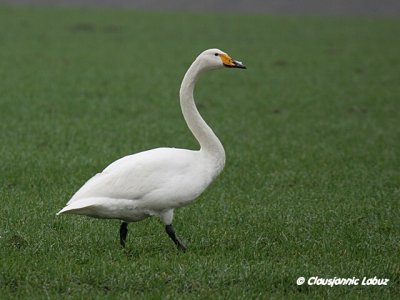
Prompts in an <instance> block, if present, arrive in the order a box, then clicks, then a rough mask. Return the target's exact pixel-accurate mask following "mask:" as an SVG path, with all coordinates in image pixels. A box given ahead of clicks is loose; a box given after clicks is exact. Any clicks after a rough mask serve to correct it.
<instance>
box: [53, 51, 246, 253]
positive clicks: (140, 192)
mask: <svg viewBox="0 0 400 300" xmlns="http://www.w3.org/2000/svg"><path fill="white" fill-rule="evenodd" d="M222 67H229V68H241V69H245V68H246V67H245V66H244V65H243V64H242V63H241V62H239V61H236V60H233V59H232V58H231V57H230V56H229V55H228V54H226V53H225V52H223V51H221V50H218V49H208V50H206V51H204V52H202V53H201V54H200V55H199V56H198V57H197V58H196V60H195V61H194V62H193V63H192V65H191V66H190V68H189V69H188V71H187V72H186V74H185V76H184V78H183V81H182V84H181V88H180V92H179V94H180V105H181V109H182V113H183V117H184V118H185V121H186V123H187V125H188V127H189V129H190V131H191V132H192V133H193V135H194V137H195V138H196V139H197V141H198V142H199V144H200V150H187V149H176V148H157V149H152V150H148V151H144V152H140V153H136V154H133V155H128V156H125V157H123V158H121V159H118V160H117V161H115V162H113V163H112V164H110V165H109V166H108V167H107V168H105V169H104V170H103V172H101V173H98V174H97V175H95V176H93V177H92V178H91V179H89V180H88V181H87V182H86V183H85V184H84V185H83V186H82V187H81V188H80V189H79V190H78V191H77V192H76V193H75V194H74V195H73V197H72V198H71V200H69V202H68V203H67V205H66V206H65V207H64V208H63V209H62V210H60V211H59V212H58V213H57V215H59V214H62V213H71V214H78V215H86V216H90V217H95V218H104V219H119V220H122V223H121V226H120V230H119V233H120V243H121V245H122V246H123V247H125V242H126V237H127V233H128V223H129V222H136V221H140V220H143V219H145V218H147V217H150V216H158V217H160V219H161V220H162V222H163V223H164V224H165V229H166V232H167V234H168V235H169V237H170V238H171V239H172V240H173V241H174V243H175V244H176V246H177V247H178V249H180V250H183V251H185V250H186V247H185V246H184V244H183V243H182V242H181V241H180V239H179V238H178V237H177V236H176V234H175V230H174V228H173V226H172V219H173V214H174V209H175V208H178V207H182V206H185V205H187V204H189V203H191V202H192V201H194V200H195V199H196V198H197V197H198V196H199V195H200V194H201V193H202V192H203V191H204V190H205V189H206V188H207V187H208V186H209V184H210V183H211V182H212V181H213V180H214V179H215V178H216V177H217V176H218V175H219V174H220V173H221V171H222V169H223V168H224V164H225V151H224V148H223V146H222V144H221V142H220V141H219V139H218V138H217V136H216V135H215V134H214V132H213V131H212V130H211V128H210V127H209V126H208V125H207V124H206V122H205V121H204V120H203V118H202V117H201V115H200V114H199V112H198V110H197V108H196V105H195V102H194V98H193V90H194V87H195V85H196V82H197V80H198V79H199V77H200V75H202V74H203V73H205V72H206V71H209V70H213V69H219V68H222Z"/></svg>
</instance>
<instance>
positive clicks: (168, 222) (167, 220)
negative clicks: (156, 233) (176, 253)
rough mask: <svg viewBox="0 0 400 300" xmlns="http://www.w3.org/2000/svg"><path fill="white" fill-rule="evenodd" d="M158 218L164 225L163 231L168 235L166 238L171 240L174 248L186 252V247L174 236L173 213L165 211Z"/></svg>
mask: <svg viewBox="0 0 400 300" xmlns="http://www.w3.org/2000/svg"><path fill="white" fill-rule="evenodd" d="M160 218H161V220H162V221H163V223H164V224H165V231H166V232H167V233H168V236H169V237H170V238H171V240H173V241H174V243H175V245H176V247H178V249H179V250H181V251H183V252H185V251H186V246H185V245H184V244H183V243H182V242H181V240H180V239H179V238H178V237H177V236H176V233H175V230H174V227H173V226H172V219H173V218H174V211H173V210H172V209H171V210H167V211H165V212H163V213H162V214H160Z"/></svg>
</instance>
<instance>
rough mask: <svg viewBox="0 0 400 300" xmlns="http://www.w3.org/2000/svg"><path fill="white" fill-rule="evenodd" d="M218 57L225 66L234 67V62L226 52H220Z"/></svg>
mask: <svg viewBox="0 0 400 300" xmlns="http://www.w3.org/2000/svg"><path fill="white" fill-rule="evenodd" d="M219 57H220V58H221V60H222V63H223V64H224V65H225V66H227V67H235V62H234V61H233V59H232V58H231V57H230V56H229V55H228V54H220V55H219Z"/></svg>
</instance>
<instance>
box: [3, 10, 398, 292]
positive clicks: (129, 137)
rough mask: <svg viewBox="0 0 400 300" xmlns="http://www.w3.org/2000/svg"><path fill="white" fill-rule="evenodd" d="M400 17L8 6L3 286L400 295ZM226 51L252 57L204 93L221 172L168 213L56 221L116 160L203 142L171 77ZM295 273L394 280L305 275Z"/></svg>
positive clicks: (207, 84)
mask: <svg viewBox="0 0 400 300" xmlns="http://www.w3.org/2000/svg"><path fill="white" fill-rule="evenodd" d="M399 36H400V21H399V20H396V19H384V18H382V19H378V18H377V19H369V18H355V17H354V18H350V17H347V18H340V17H330V18H322V17H321V18H320V17H278V16H268V15H228V14H226V15H225V14H189V13H183V12H182V13H162V12H158V13H157V12H154V13H150V12H136V11H130V10H125V11H123V10H96V9H78V8H76V9H73V8H39V7H35V8H29V7H4V6H0V298H1V299H11V298H14V299H28V298H29V299H32V298H41V299H44V298H51V299H60V298H82V299H86V298H102V297H107V298H110V299H129V298H137V297H146V298H150V299H157V298H163V299H177V298H184V299H189V298H197V297H199V298H203V299H207V298H210V299H211V298H214V299H223V298H224V299H248V298H253V299H255V298H260V299H269V298H282V297H285V298H286V297H292V298H297V297H298V298H303V299H305V298H309V297H310V298H319V297H321V298H322V297H324V298H332V299H337V298H339V297H345V296H346V297H351V298H357V297H360V298H367V297H371V298H375V299H388V298H395V297H397V296H398V295H399V293H400V288H399V286H400V280H399V278H400V259H399V253H400V252H399V251H400V210H399V200H400V160H399V156H400V116H399V111H400V39H399ZM212 47H218V48H220V49H222V50H224V51H226V52H228V53H229V54H231V56H232V57H234V58H236V59H238V60H242V61H243V62H244V63H245V64H246V65H247V66H248V69H247V70H232V69H226V70H221V71H215V72H213V73H210V74H207V75H206V76H204V78H202V80H201V81H200V82H199V84H198V87H197V89H196V95H195V98H196V100H197V103H198V107H199V110H200V112H201V113H202V115H203V117H204V118H205V119H206V120H207V122H208V123H209V124H210V126H211V127H212V128H213V129H214V131H215V132H216V134H217V135H218V136H219V137H220V139H221V141H222V142H223V144H224V146H225V149H226V154H227V163H226V168H225V170H224V172H223V173H222V175H221V176H220V177H219V178H218V180H217V181H216V182H215V183H214V184H213V185H212V186H211V187H210V188H209V189H208V190H207V191H206V192H205V193H204V194H203V195H202V196H201V197H200V198H199V199H198V201H197V202H195V203H194V204H192V205H190V206H188V207H185V208H182V209H179V210H177V211H176V212H175V221H174V225H175V228H176V231H177V233H178V234H179V236H180V237H181V238H182V240H183V241H184V242H185V243H186V244H187V246H188V251H187V252H186V253H179V252H178V251H177V250H176V248H175V247H174V245H173V243H172V242H171V241H170V239H169V238H168V236H167V235H166V233H165V231H164V228H163V226H162V224H161V222H160V221H159V220H157V219H155V218H154V219H147V220H145V221H142V222H139V223H133V224H131V225H130V226H129V229H130V232H129V236H128V241H127V248H126V249H125V250H122V249H121V248H120V246H119V241H118V228H119V221H116V220H96V219H90V218H86V217H82V216H73V215H63V216H58V217H56V216H55V214H56V212H57V211H59V210H60V209H61V208H62V207H63V206H64V205H65V203H66V202H67V201H68V200H69V198H70V197H71V196H72V195H73V193H74V192H75V191H76V190H77V189H78V188H79V187H80V186H81V185H82V184H83V183H84V182H85V181H86V180H87V179H88V178H90V177H91V176H93V175H94V174H95V173H97V172H99V171H101V170H102V169H103V168H105V167H106V166H107V165H108V164H109V163H111V162H112V161H114V160H116V159H117V158H120V157H122V156H125V155H127V154H131V153H135V152H139V151H143V150H147V149H151V148H156V147H160V146H170V147H180V148H190V149H196V148H197V147H198V145H197V143H196V141H195V140H194V138H193V137H192V135H191V133H190V132H189V130H188V129H187V127H186V124H185V122H184V121H183V118H182V116H181V112H180V107H179V101H178V91H179V85H180V81H181V79H182V77H183V75H184V73H185V71H186V69H187V68H188V66H189V65H190V63H191V62H192V61H193V59H194V58H195V57H196V56H197V55H198V54H199V53H200V52H201V51H203V50H205V49H207V48H212ZM300 276H303V277H305V278H306V280H307V279H308V278H309V277H311V276H318V277H320V278H334V277H337V278H348V277H350V278H352V277H355V278H359V279H362V278H363V277H367V278H370V277H374V276H376V277H377V278H387V279H389V283H388V285H387V286H362V285H361V282H360V284H359V285H358V286H334V287H329V286H309V285H307V284H304V285H301V286H298V285H297V284H296V280H297V278H298V277H300Z"/></svg>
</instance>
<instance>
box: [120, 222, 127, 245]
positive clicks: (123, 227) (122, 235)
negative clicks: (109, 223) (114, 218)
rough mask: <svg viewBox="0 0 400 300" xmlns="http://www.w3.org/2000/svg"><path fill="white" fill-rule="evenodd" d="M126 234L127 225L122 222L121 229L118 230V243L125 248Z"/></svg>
mask: <svg viewBox="0 0 400 300" xmlns="http://www.w3.org/2000/svg"><path fill="white" fill-rule="evenodd" d="M127 234H128V223H126V222H122V224H121V227H120V228H119V242H120V244H121V246H122V247H125V242H126V236H127Z"/></svg>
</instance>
